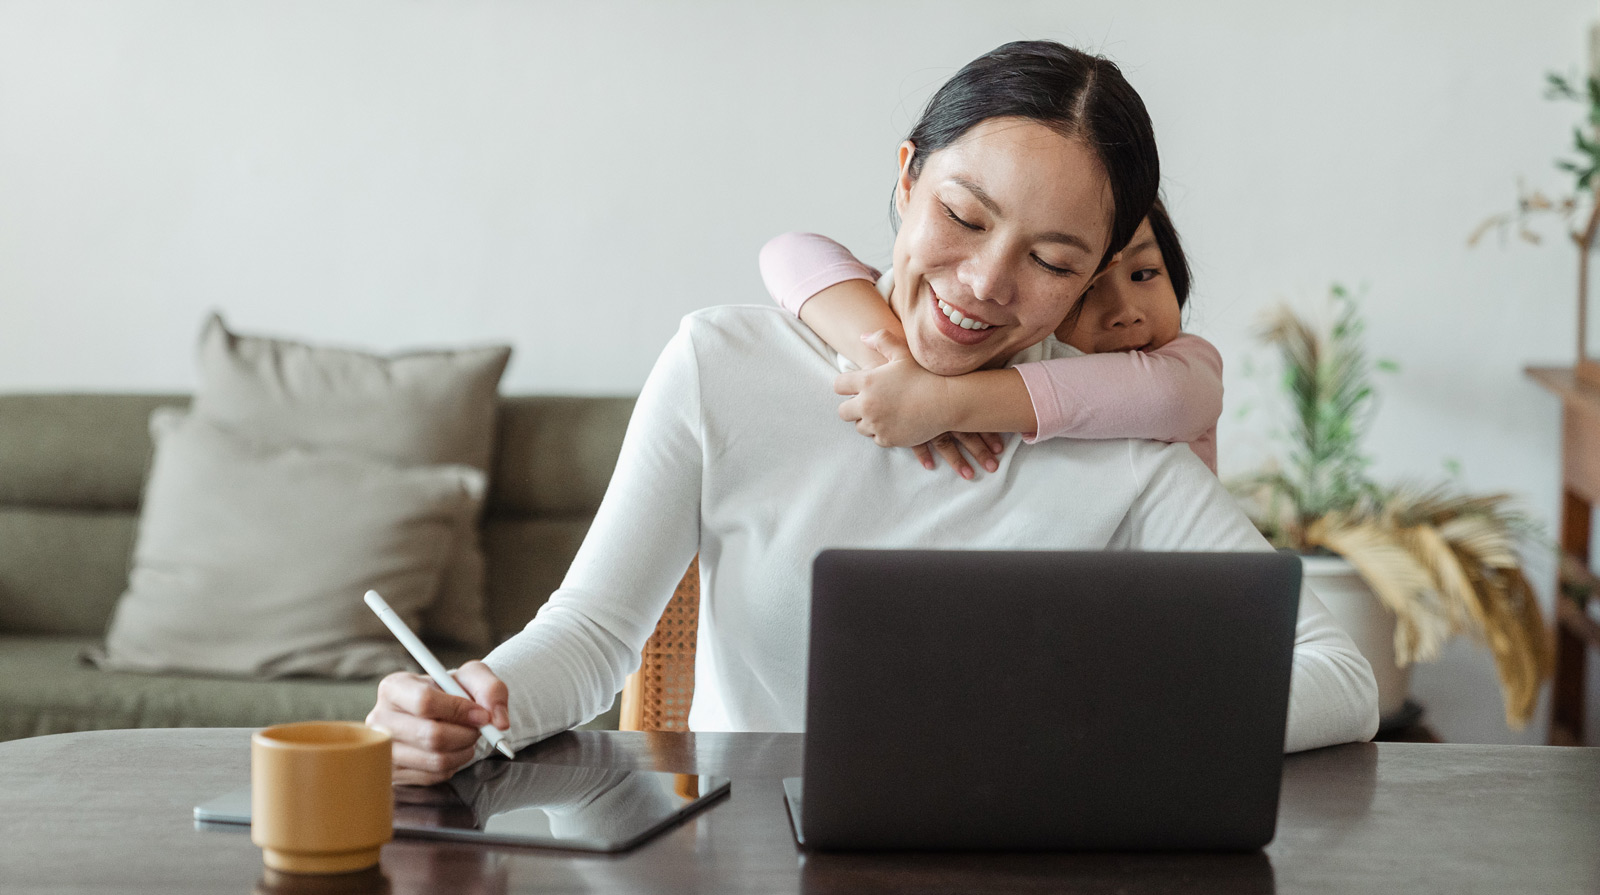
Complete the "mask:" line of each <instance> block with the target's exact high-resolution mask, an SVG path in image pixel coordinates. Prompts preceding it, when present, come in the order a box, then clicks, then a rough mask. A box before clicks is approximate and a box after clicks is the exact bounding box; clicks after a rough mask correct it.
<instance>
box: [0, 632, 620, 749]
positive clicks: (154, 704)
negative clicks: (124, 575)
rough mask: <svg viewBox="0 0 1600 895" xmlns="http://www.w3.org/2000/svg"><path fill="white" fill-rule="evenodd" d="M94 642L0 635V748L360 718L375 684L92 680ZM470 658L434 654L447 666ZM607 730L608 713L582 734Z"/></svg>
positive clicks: (98, 674) (173, 677)
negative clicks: (72, 737)
mask: <svg viewBox="0 0 1600 895" xmlns="http://www.w3.org/2000/svg"><path fill="white" fill-rule="evenodd" d="M98 643H99V639H98V638H94V637H37V636H30V637H5V636H0V740H14V739H19V738H21V737H27V736H42V735H44V734H50V733H71V732H72V731H76V730H111V729H117V728H127V727H264V726H266V725H268V724H281V723H284V722H286V721H311V720H339V719H345V720H352V721H359V720H361V719H363V718H365V717H366V716H367V712H369V711H371V710H372V706H373V704H374V702H375V701H376V700H377V694H378V682H377V681H376V680H369V681H329V680H320V679H312V678H301V679H290V680H276V681H252V680H238V679H229V678H221V677H204V676H199V675H178V674H134V673H128V672H115V671H99V670H97V669H95V668H93V667H91V666H89V665H87V664H85V663H83V662H82V661H80V660H79V658H78V657H79V655H80V654H81V653H82V652H83V651H84V650H86V649H88V648H90V647H93V646H95V645H97V644H98ZM471 658H473V657H472V655H471V654H469V653H468V652H465V651H461V650H440V651H439V659H440V661H442V662H444V663H445V664H446V665H448V666H450V667H455V666H457V665H459V664H461V663H462V662H465V661H467V660H468V659H471ZM583 726H584V727H585V728H587V729H609V730H615V729H616V726H617V708H616V707H615V706H613V707H612V709H611V710H610V711H609V712H607V713H606V714H604V715H601V716H600V717H599V718H596V719H594V720H593V721H591V722H589V723H588V724H585V725H583Z"/></svg>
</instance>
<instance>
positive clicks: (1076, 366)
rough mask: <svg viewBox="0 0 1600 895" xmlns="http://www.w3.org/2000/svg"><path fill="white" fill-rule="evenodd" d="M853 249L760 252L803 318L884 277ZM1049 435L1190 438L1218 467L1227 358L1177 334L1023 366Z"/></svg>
mask: <svg viewBox="0 0 1600 895" xmlns="http://www.w3.org/2000/svg"><path fill="white" fill-rule="evenodd" d="M878 277H879V273H878V271H876V270H874V269H872V268H871V267H868V266H867V265H865V264H862V263H861V262H860V261H859V260H857V259H856V257H855V256H854V255H852V254H850V250H849V249H846V248H845V247H844V246H842V245H840V244H838V243H837V242H834V241H833V240H831V239H829V238H827V237H826V236H821V235H819V234H816V233H785V234H783V235H782V236H778V237H774V238H773V239H772V240H771V241H769V242H768V243H767V244H766V245H765V246H763V247H762V249H761V278H762V280H763V281H765V283H766V285H767V291H768V292H770V293H771V294H772V297H773V299H774V300H775V301H777V302H778V304H780V305H782V306H783V307H784V308H785V309H786V310H788V311H789V312H790V313H792V314H794V315H796V316H799V314H800V306H801V305H803V304H805V303H806V300H807V299H809V298H810V297H811V296H813V295H816V294H817V293H818V292H821V291H822V290H824V289H826V288H828V287H829V286H833V285H836V284H838V283H842V282H844V281H846V280H867V281H869V282H874V281H876V280H877V279H878ZM1016 370H1017V372H1018V373H1021V374H1022V381H1023V384H1024V385H1025V386H1026V387H1027V389H1028V399H1029V400H1030V401H1031V402H1032V403H1033V412H1034V416H1035V417H1037V418H1038V425H1039V428H1038V431H1037V432H1035V433H1033V434H1031V435H1028V436H1025V440H1026V441H1029V442H1033V441H1038V440H1040V439H1044V438H1148V439H1151V440H1153V441H1166V442H1187V443H1188V444H1189V449H1190V450H1192V451H1194V453H1195V456H1197V457H1199V458H1200V459H1201V460H1202V461H1204V462H1205V464H1206V466H1207V467H1209V468H1210V469H1211V471H1212V472H1213V473H1214V472H1216V471H1217V418H1218V417H1220V416H1221V415H1222V355H1221V354H1219V353H1218V352H1217V349H1216V348H1215V347H1214V346H1212V344H1211V343H1210V342H1207V341H1206V340H1205V339H1202V338H1200V337H1199V336H1194V335H1189V334H1187V333H1184V334H1180V335H1179V336H1178V337H1177V338H1175V339H1173V340H1172V341H1170V342H1168V343H1167V344H1165V345H1162V346H1161V347H1160V348H1157V349H1155V350H1154V351H1118V352H1109V353H1105V354H1086V355H1082V356H1080V357H1058V358H1055V359H1053V360H1044V361H1036V362H1033V363H1024V364H1018V365H1017V366H1016Z"/></svg>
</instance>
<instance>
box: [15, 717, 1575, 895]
mask: <svg viewBox="0 0 1600 895" xmlns="http://www.w3.org/2000/svg"><path fill="white" fill-rule="evenodd" d="M997 736H1000V734H997ZM249 737H250V731H248V730H237V729H235V730H214V729H211V730H208V729H179V730H124V731H101V732H94V733H75V734H63V735H60V736H50V737H38V738H35V739H27V740H16V741H13V742H8V743H0V892H4V893H6V895H35V893H46V892H49V893H65V892H118V893H137V892H152V893H154V892H159V893H163V895H169V893H170V895H178V893H190V892H194V893H200V892H204V893H208V895H211V893H231V892H238V893H248V892H252V891H255V892H318V893H320V892H346V893H349V892H388V893H412V892H415V893H424V892H426V893H452V892H474V893H513V892H607V893H629V892H641V893H642V892H650V893H669V892H804V893H835V892H837V893H845V892H849V893H859V892H952V893H955V892H960V893H975V892H991V891H992V892H1089V893H1113V892H1115V893H1146V892H1149V893H1154V892H1162V893H1173V892H1229V893H1257V892H1261V893H1265V892H1285V893H1292V892H1328V893H1335V892H1337V893H1360V892H1384V893H1392V892H1449V893H1453V895H1454V893H1471V892H1492V893H1497V895H1499V893H1508V892H1537V893H1541V895H1556V893H1569V892H1570V893H1579V892H1582V893H1594V892H1600V749H1595V748H1587V749H1584V748H1578V749H1560V748H1553V747H1544V746H1463V745H1420V744H1411V743H1378V744H1356V745H1348V746H1338V747H1334V748H1331V749H1323V750H1319V751H1316V752H1310V753H1304V754H1301V755H1294V756H1290V757H1289V758H1288V759H1287V761H1286V763H1285V767H1284V780H1283V797H1282V803H1281V808H1280V812H1279V822H1278V835H1277V839H1276V840H1274V841H1273V843H1272V844H1271V845H1270V846H1269V847H1268V848H1267V849H1266V850H1265V851H1264V852H1259V853H1256V854H1250V855H1189V854H1180V855H1126V854H1098V855H1096V854H1088V855H1066V854H1050V855H1025V854H1023V855H994V854H879V855H871V854H868V855H850V854H810V855H807V854H803V853H802V852H800V851H799V850H797V849H796V847H795V844H794V839H793V838H792V836H791V833H790V830H789V821H788V818H787V815H786V814H785V809H784V802H783V795H782V789H781V785H780V783H779V780H780V778H782V777H784V776H790V775H795V774H797V773H799V770H800V757H801V738H800V737H799V736H798V735H795V734H698V735H695V734H679V733H670V734H645V733H614V732H584V733H573V734H563V735H562V736H559V737H556V738H554V739H552V740H550V741H548V742H546V743H543V744H540V745H539V746H536V747H534V748H532V749H529V750H526V751H525V752H524V753H523V755H522V756H521V758H520V760H532V761H542V762H550V763H554V764H564V765H592V766H606V767H621V768H652V769H656V770H664V771H674V772H679V773H709V774H720V775H725V776H729V777H732V778H733V780H734V783H733V792H732V794H731V796H730V797H729V798H728V799H727V800H725V801H723V802H721V803H720V804H717V805H715V806H713V807H712V808H710V809H709V810H708V811H705V812H704V813H702V814H699V815H698V816H696V817H695V818H694V819H692V820H691V821H689V822H688V823H686V824H684V825H683V826H680V827H677V828H675V829H673V830H671V831H670V832H668V833H667V834H665V835H663V836H662V837H660V838H658V839H655V840H653V841H651V842H649V843H647V844H645V845H644V846H642V847H640V848H638V849H637V850H635V851H632V852H629V853H626V854H623V855H619V856H595V855H582V854H577V853H558V852H549V851H537V850H531V849H496V848H488V847H482V846H469V845H459V844H448V843H440V842H425V841H421V840H397V841H395V842H393V843H391V844H389V845H388V846H386V847H385V848H384V850H383V864H382V867H381V869H380V871H374V872H371V873H368V874H365V875H361V874H358V875H354V876H349V877H336V878H322V879H319V878H315V877H310V878H301V879H299V880H298V881H297V880H295V879H293V878H291V879H289V880H287V881H285V880H281V879H274V878H271V877H268V876H266V875H264V873H263V870H262V865H261V853H260V851H259V850H258V849H256V847H255V846H253V845H251V844H250V839H249V836H248V835H247V834H246V833H245V832H244V831H243V830H242V829H240V830H238V831H225V830H224V831H218V830H210V829H204V830H203V829H196V828H195V825H194V822H193V820H192V813H191V809H192V808H193V806H194V805H195V804H196V803H198V802H202V801H205V800H207V799H209V798H211V797H213V796H216V795H218V794H220V793H223V792H227V791H230V790H232V789H236V788H238V787H240V786H243V785H245V784H246V783H247V781H248V780H249V761H250V748H249ZM296 882H298V884H295V883H296Z"/></svg>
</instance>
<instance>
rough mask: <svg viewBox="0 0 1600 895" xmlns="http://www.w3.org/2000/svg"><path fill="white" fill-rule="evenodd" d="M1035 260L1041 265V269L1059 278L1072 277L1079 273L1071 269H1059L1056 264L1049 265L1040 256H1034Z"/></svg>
mask: <svg viewBox="0 0 1600 895" xmlns="http://www.w3.org/2000/svg"><path fill="white" fill-rule="evenodd" d="M1033 260H1034V261H1037V262H1038V263H1039V266H1040V267H1042V268H1044V269H1045V270H1048V271H1050V272H1051V273H1053V274H1055V275H1057V276H1062V277H1070V276H1072V275H1073V274H1075V273H1077V271H1075V270H1073V269H1072V268H1070V267H1057V266H1055V265H1054V264H1047V263H1045V260H1044V259H1043V258H1040V257H1039V256H1038V255H1034V256H1033Z"/></svg>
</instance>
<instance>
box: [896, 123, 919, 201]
mask: <svg viewBox="0 0 1600 895" xmlns="http://www.w3.org/2000/svg"><path fill="white" fill-rule="evenodd" d="M916 157H917V144H915V143H913V142H911V141H910V140H907V141H905V142H904V143H901V144H900V150H899V156H898V162H899V168H900V174H899V176H898V177H896V178H895V182H894V208H895V211H897V212H899V213H900V214H901V215H904V214H905V211H906V204H907V203H908V202H910V201H911V184H913V183H915V182H916V178H915V177H912V176H911V162H912V160H913V159H915V158H916Z"/></svg>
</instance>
